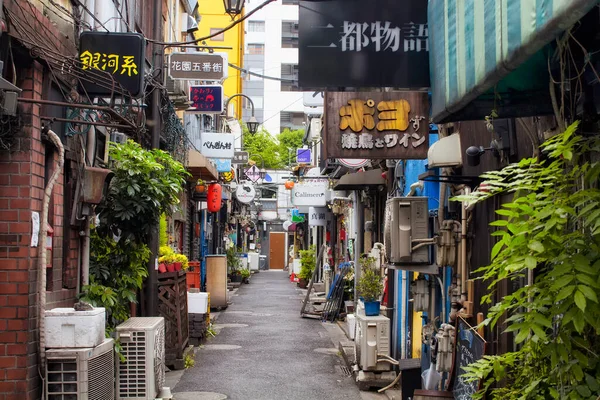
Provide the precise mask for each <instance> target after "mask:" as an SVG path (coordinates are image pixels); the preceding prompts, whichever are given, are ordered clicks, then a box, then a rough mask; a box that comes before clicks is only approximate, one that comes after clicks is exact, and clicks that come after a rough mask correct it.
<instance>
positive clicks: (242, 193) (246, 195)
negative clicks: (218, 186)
mask: <svg viewBox="0 0 600 400" xmlns="http://www.w3.org/2000/svg"><path fill="white" fill-rule="evenodd" d="M235 197H236V198H237V199H238V201H239V202H240V203H243V204H249V203H252V201H254V198H255V197H256V190H255V189H254V186H252V185H250V184H247V183H245V184H243V185H238V187H237V189H236V190H235Z"/></svg>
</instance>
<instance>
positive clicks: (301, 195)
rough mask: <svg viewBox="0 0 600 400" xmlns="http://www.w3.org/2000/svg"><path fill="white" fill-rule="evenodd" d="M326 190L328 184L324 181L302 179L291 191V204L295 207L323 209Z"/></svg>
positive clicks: (325, 203)
mask: <svg viewBox="0 0 600 400" xmlns="http://www.w3.org/2000/svg"><path fill="white" fill-rule="evenodd" d="M328 188H329V182H327V180H326V179H310V178H308V179H303V180H302V181H301V182H298V183H296V185H294V188H293V189H292V204H293V205H294V206H296V207H298V206H308V207H325V206H326V205H327V201H326V197H325V193H326V192H327V189H328Z"/></svg>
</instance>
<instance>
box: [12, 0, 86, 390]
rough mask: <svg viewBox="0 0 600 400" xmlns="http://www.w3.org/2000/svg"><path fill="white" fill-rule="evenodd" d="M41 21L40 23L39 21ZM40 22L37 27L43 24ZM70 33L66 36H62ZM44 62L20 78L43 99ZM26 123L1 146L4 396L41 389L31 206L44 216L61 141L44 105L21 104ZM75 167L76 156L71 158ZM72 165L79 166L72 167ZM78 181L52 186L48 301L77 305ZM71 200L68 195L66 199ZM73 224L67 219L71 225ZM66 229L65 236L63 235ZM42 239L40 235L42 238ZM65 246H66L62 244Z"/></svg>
mask: <svg viewBox="0 0 600 400" xmlns="http://www.w3.org/2000/svg"><path fill="white" fill-rule="evenodd" d="M17 3H20V4H21V6H22V5H23V4H24V2H23V1H22V0H17V1H15V2H9V4H7V5H6V6H7V8H8V9H9V11H15V10H16V12H18V13H20V15H22V16H23V18H27V16H26V15H25V14H26V13H25V11H28V12H29V11H31V12H32V13H36V15H35V16H32V17H33V18H27V20H28V21H29V27H30V29H32V30H33V31H34V32H35V31H36V30H38V31H39V32H41V31H44V32H45V34H44V38H45V40H50V41H52V42H54V43H55V46H57V48H60V49H61V50H63V51H65V52H67V50H68V49H67V46H65V44H63V43H66V41H64V40H63V43H60V42H61V40H59V39H60V38H61V35H60V33H59V32H58V31H57V29H56V28H55V27H54V26H53V25H52V24H50V23H49V22H48V21H47V19H46V18H45V17H44V16H43V15H41V14H40V13H39V11H37V10H36V9H35V8H33V7H32V8H28V7H21V8H19V6H18V4H17ZM40 21H41V25H43V26H37V25H38V24H40ZM38 28H39V29H38ZM62 39H64V38H62ZM48 73H49V71H47V70H44V67H43V65H42V64H41V63H40V62H38V61H30V62H29V63H28V64H27V65H18V66H17V86H19V87H20V88H21V89H23V92H22V93H21V96H22V97H25V98H34V99H44V98H47V97H46V93H45V90H44V89H45V88H44V86H43V82H44V75H45V74H48ZM19 110H20V113H21V114H20V115H21V117H22V121H23V128H22V129H21V131H20V132H19V133H18V134H17V138H16V140H15V141H14V145H13V147H12V148H11V151H10V152H8V151H0V400H8V399H19V400H34V399H35V400H37V399H39V398H40V397H41V380H40V378H39V374H38V352H37V350H38V343H39V341H38V340H39V332H38V330H37V323H38V319H37V315H38V298H37V297H38V296H37V293H38V285H37V282H38V276H37V274H38V247H31V237H32V222H31V220H32V212H38V213H39V215H40V216H41V213H42V203H43V197H44V187H45V182H46V180H47V179H48V178H49V176H46V173H47V172H50V173H51V172H52V168H54V166H53V165H52V166H51V167H50V168H48V167H47V165H46V164H53V161H54V160H55V159H56V158H57V152H56V149H55V148H54V146H53V145H52V144H50V143H49V142H47V141H45V140H43V138H42V132H41V123H42V121H41V120H40V106H39V105H36V104H27V103H20V104H19ZM65 163H66V167H65V168H67V169H68V168H69V167H71V165H70V163H71V161H68V160H67V161H65ZM73 170H74V171H76V170H77V168H73ZM72 188H73V185H72V183H70V182H69V181H68V180H66V179H65V174H64V171H63V172H62V173H61V175H60V176H59V179H58V180H57V182H56V184H55V186H54V190H53V193H52V199H51V202H50V203H51V207H50V211H51V212H50V214H49V219H48V222H49V223H50V225H51V226H52V227H53V229H54V235H53V253H52V268H51V269H48V270H47V271H45V272H47V278H48V284H47V288H48V289H49V290H48V291H47V292H46V295H47V309H51V308H55V307H58V306H62V307H68V306H72V304H73V302H74V299H75V295H76V293H75V289H74V288H75V286H76V282H77V271H78V264H77V254H78V252H79V237H78V229H77V228H75V229H69V227H68V224H69V223H68V221H69V218H70V211H69V209H68V208H67V209H65V207H64V204H65V197H69V196H70V195H71V194H72V192H71V190H72ZM67 202H68V201H67ZM65 225H67V227H65ZM64 234H66V235H67V238H66V239H65V238H64V237H63V236H64ZM39 245H42V243H39ZM63 247H66V248H63Z"/></svg>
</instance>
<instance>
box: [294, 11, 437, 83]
mask: <svg viewBox="0 0 600 400" xmlns="http://www.w3.org/2000/svg"><path fill="white" fill-rule="evenodd" d="M299 41H300V44H299V60H300V65H299V86H300V88H301V89H303V90H316V89H337V88H342V87H353V88H361V87H394V88H402V89H404V88H406V89H420V88H426V87H429V42H428V27H427V0H403V1H398V0H370V1H364V0H332V1H319V2H315V1H300V18H299Z"/></svg>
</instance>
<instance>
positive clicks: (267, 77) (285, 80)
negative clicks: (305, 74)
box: [229, 63, 298, 83]
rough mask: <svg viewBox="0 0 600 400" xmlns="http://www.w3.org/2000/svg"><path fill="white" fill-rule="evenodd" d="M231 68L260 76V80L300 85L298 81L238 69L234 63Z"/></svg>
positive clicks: (230, 64)
mask: <svg viewBox="0 0 600 400" xmlns="http://www.w3.org/2000/svg"><path fill="white" fill-rule="evenodd" d="M229 66H230V67H231V68H233V69H237V70H238V71H241V72H244V73H246V74H248V75H252V76H258V77H259V78H263V79H270V80H273V81H281V82H290V83H298V80H296V79H286V78H277V77H275V76H267V75H262V74H258V73H256V72H252V71H249V70H247V69H245V68H242V67H238V66H237V65H235V64H232V63H229Z"/></svg>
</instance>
